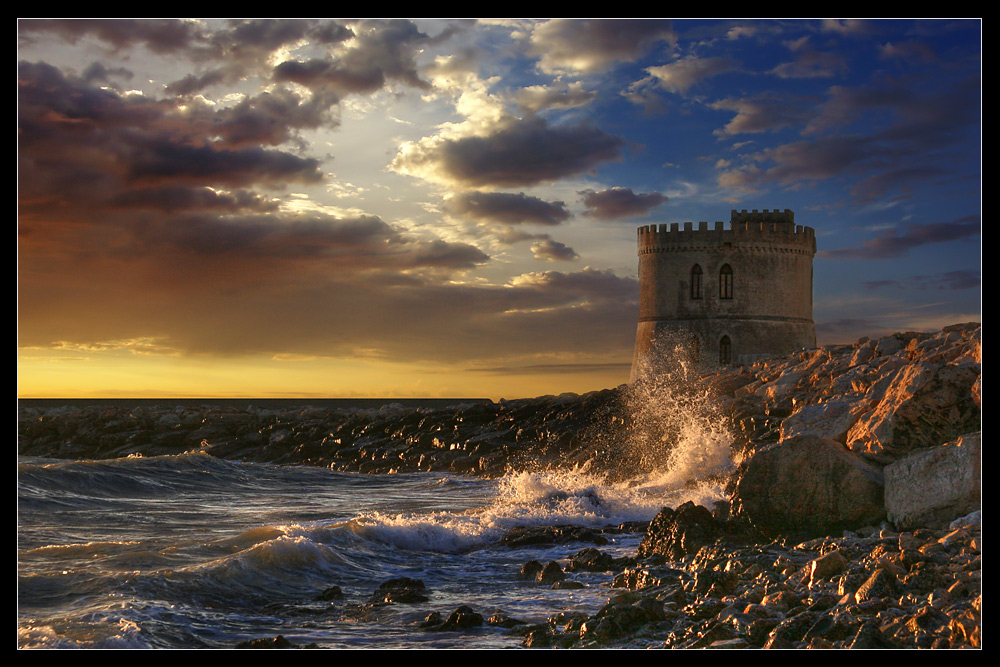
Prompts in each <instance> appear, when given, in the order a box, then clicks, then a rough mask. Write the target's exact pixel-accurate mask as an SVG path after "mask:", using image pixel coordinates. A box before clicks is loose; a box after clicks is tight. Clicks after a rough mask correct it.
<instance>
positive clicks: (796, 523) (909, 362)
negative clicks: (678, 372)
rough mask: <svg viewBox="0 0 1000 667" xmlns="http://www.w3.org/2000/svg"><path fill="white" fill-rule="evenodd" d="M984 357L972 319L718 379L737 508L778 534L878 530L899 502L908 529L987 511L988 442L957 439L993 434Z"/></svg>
mask: <svg viewBox="0 0 1000 667" xmlns="http://www.w3.org/2000/svg"><path fill="white" fill-rule="evenodd" d="M981 359H982V348H981V327H980V325H978V324H961V325H955V326H952V327H946V328H945V329H943V330H942V331H941V332H939V333H937V334H918V333H901V334H894V335H893V336H887V337H885V338H881V339H878V340H870V339H867V338H865V339H861V340H860V341H858V342H857V343H856V344H855V345H853V346H828V347H825V348H820V349H816V350H805V351H803V352H800V353H799V354H796V355H792V356H790V357H786V358H781V359H769V360H764V361H760V362H757V363H755V364H753V365H752V366H743V367H736V368H729V369H726V370H724V371H722V372H721V373H719V374H717V375H715V376H710V377H708V378H707V381H708V382H709V384H711V385H712V386H714V387H716V388H717V391H718V395H719V396H720V397H721V400H722V401H723V402H724V403H725V404H726V405H727V408H728V410H729V411H730V414H732V415H733V423H734V431H735V432H736V433H737V434H738V435H739V436H741V443H742V450H741V451H740V453H739V456H740V458H741V459H742V461H741V466H740V470H739V471H738V473H737V475H736V476H735V480H737V481H736V482H735V483H734V485H733V488H734V493H733V497H732V503H733V506H734V508H735V511H736V512H737V513H738V514H741V515H742V516H744V517H745V518H747V519H749V520H750V521H751V522H752V523H753V524H754V525H755V526H756V527H758V528H759V529H760V530H761V531H762V532H764V533H765V534H770V535H775V534H780V533H787V532H807V533H813V534H827V533H835V532H836V531H838V530H842V529H845V528H858V527H861V526H865V525H877V524H878V522H879V521H881V520H882V519H883V518H885V517H886V516H887V513H886V512H887V507H888V506H890V505H891V506H892V508H893V509H892V510H891V512H890V516H889V518H890V520H893V521H897V520H898V521H901V522H902V523H901V525H904V526H908V527H913V526H919V525H925V522H927V521H933V522H936V523H937V524H940V523H941V522H942V521H945V522H946V521H949V520H951V519H954V518H956V517H959V516H962V515H964V514H966V513H968V512H969V511H971V509H970V508H972V507H973V506H975V507H978V504H979V499H978V498H979V497H978V496H977V495H976V494H977V493H978V487H977V486H976V481H978V480H979V478H980V476H981V470H980V461H981V453H980V450H979V449H978V440H975V441H974V443H973V441H969V440H967V439H966V442H967V445H966V447H965V448H964V449H962V448H961V447H955V446H953V445H945V443H948V442H950V441H954V440H955V439H956V438H959V437H960V436H963V435H966V434H969V433H972V432H976V431H979V429H980V428H981V407H980V399H979V396H980V383H981ZM910 457H913V458H910ZM904 461H906V462H905V463H904ZM894 462H896V463H894ZM921 462H922V463H921ZM885 466H890V468H891V470H890V469H889V468H886V469H885V471H884V472H883V470H882V469H883V468H885ZM973 480H975V481H973ZM932 489H938V490H939V491H932ZM946 489H948V490H946Z"/></svg>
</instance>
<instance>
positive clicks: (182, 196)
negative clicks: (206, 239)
mask: <svg viewBox="0 0 1000 667" xmlns="http://www.w3.org/2000/svg"><path fill="white" fill-rule="evenodd" d="M109 204H110V206H111V207H113V208H117V209H154V210H157V211H162V212H164V213H175V212H179V211H190V210H196V211H218V212H226V213H235V212H237V211H259V212H264V211H274V210H276V209H277V208H278V202H277V201H275V200H273V199H269V198H267V197H264V196H262V195H259V194H256V193H253V192H248V191H246V190H237V191H235V192H223V191H219V190H213V189H211V188H194V187H187V186H163V187H153V188H147V189H133V190H128V191H127V192H123V193H121V194H120V195H118V196H117V197H114V198H113V199H112V200H110V202H109Z"/></svg>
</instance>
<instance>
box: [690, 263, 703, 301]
mask: <svg viewBox="0 0 1000 667" xmlns="http://www.w3.org/2000/svg"><path fill="white" fill-rule="evenodd" d="M691 298H692V299H700V298H701V267H700V266H698V265H697V264H695V265H694V266H692V267H691Z"/></svg>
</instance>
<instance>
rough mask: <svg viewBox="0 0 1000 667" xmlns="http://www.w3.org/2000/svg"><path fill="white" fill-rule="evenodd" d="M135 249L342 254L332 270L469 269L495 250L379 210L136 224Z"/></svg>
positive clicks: (227, 255) (269, 256)
mask: <svg viewBox="0 0 1000 667" xmlns="http://www.w3.org/2000/svg"><path fill="white" fill-rule="evenodd" d="M132 232H133V234H134V237H135V240H136V242H135V246H134V247H135V249H136V251H137V252H140V253H141V252H142V251H143V250H145V249H149V250H150V251H155V252H158V253H166V254H169V253H170V252H171V251H172V250H173V251H182V252H184V253H195V254H197V255H198V256H200V257H203V258H205V259H206V260H209V261H212V262H214V263H219V262H229V263H232V264H233V265H234V266H235V265H238V264H240V263H243V262H246V261H253V262H267V263H270V264H279V265H281V266H283V267H284V269H283V270H284V271H288V272H294V271H295V270H296V267H295V264H294V263H293V262H294V261H297V260H314V259H321V260H324V261H328V260H336V266H331V267H330V268H329V271H330V272H344V271H352V270H372V269H377V270H382V271H388V272H390V273H394V272H397V271H405V270H410V269H421V268H431V269H451V270H457V269H469V268H472V267H474V266H475V265H477V264H482V263H483V262H485V261H487V260H488V259H489V257H488V256H487V255H486V254H485V253H483V252H482V251H481V250H479V249H478V248H476V247H475V246H471V245H468V244H465V243H448V242H445V241H442V240H441V239H431V240H420V239H416V238H413V237H410V236H408V235H406V234H404V233H403V232H401V231H400V230H399V229H397V228H396V227H394V226H393V225H390V224H389V223H387V222H385V221H383V220H382V219H381V218H378V217H376V216H357V217H353V218H335V217H332V216H328V215H303V214H299V215H291V214H282V215H277V214H274V215H242V216H230V217H220V216H205V215H201V216H185V217H175V218H172V219H171V220H170V222H169V224H163V225H158V226H154V227H150V226H145V225H143V226H137V227H135V228H134V229H133V230H132Z"/></svg>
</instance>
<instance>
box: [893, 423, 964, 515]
mask: <svg viewBox="0 0 1000 667" xmlns="http://www.w3.org/2000/svg"><path fill="white" fill-rule="evenodd" d="M982 457H983V454H982V434H981V433H972V434H968V435H964V436H961V437H959V438H957V439H956V440H954V441H952V442H949V443H948V444H946V445H941V446H939V447H931V448H929V449H922V450H918V451H915V452H911V453H910V454H908V455H907V456H905V457H903V458H902V459H900V460H898V461H896V462H894V463H892V464H890V465H888V466H886V468H885V470H884V473H885V508H886V513H887V515H888V519H889V521H891V522H892V523H893V525H895V526H896V527H897V528H899V529H900V530H909V529H912V528H917V527H938V526H942V525H945V524H947V523H948V522H949V521H951V520H952V519H955V518H957V517H960V516H964V515H966V514H968V513H970V512H973V511H975V510H977V509H980V507H981V505H982V460H983V458H982Z"/></svg>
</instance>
